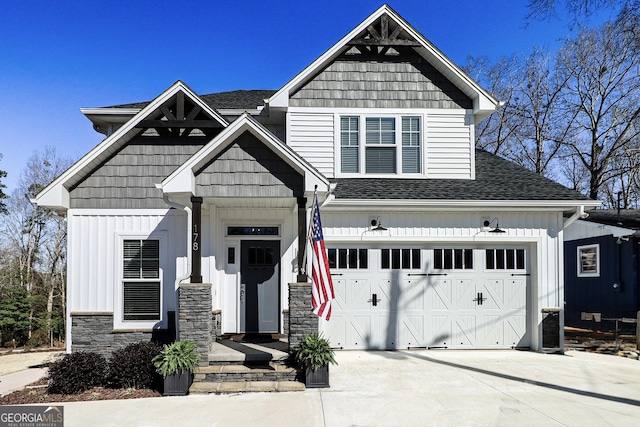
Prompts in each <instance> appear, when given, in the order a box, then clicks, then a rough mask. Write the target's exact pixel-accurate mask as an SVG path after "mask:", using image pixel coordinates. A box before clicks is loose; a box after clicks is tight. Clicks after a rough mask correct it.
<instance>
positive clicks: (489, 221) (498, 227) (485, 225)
mask: <svg viewBox="0 0 640 427" xmlns="http://www.w3.org/2000/svg"><path fill="white" fill-rule="evenodd" d="M494 222H495V223H496V227H495V228H494V229H492V230H489V233H506V231H504V230H503V229H501V228H500V222H499V221H498V218H493V219H492V220H486V219H485V220H484V222H483V223H482V225H483V226H484V227H487V228H491V224H493V223H494Z"/></svg>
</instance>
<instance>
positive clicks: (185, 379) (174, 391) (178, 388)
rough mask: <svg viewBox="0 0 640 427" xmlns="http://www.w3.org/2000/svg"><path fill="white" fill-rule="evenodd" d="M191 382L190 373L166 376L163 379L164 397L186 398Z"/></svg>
mask: <svg viewBox="0 0 640 427" xmlns="http://www.w3.org/2000/svg"><path fill="white" fill-rule="evenodd" d="M192 382H193V374H192V373H191V372H182V373H179V374H171V375H167V377H166V378H165V379H164V393H163V395H164V396H186V395H187V394H189V387H191V383H192Z"/></svg>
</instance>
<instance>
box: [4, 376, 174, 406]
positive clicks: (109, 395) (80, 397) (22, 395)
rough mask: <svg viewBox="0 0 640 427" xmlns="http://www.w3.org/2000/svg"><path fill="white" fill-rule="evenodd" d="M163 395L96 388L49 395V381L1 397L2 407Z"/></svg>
mask: <svg viewBox="0 0 640 427" xmlns="http://www.w3.org/2000/svg"><path fill="white" fill-rule="evenodd" d="M161 396H162V393H160V392H158V391H156V390H149V389H133V388H129V389H123V388H105V387H95V388H92V389H90V390H86V391H85V392H83V393H79V394H49V393H48V392H47V379H46V378H42V379H41V380H39V381H37V382H35V383H33V384H30V385H28V386H27V387H25V388H23V389H22V390H17V391H14V392H13V393H9V394H7V395H5V396H2V397H0V405H29V404H41V403H49V402H56V403H64V402H84V401H92V400H119V399H141V398H145V397H161Z"/></svg>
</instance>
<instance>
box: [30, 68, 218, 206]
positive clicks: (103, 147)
mask: <svg viewBox="0 0 640 427" xmlns="http://www.w3.org/2000/svg"><path fill="white" fill-rule="evenodd" d="M178 92H183V93H184V94H185V95H186V96H187V97H188V98H189V100H190V101H192V102H193V103H195V104H196V105H198V106H199V107H200V108H202V110H203V111H204V112H205V113H207V114H209V115H210V116H212V117H213V118H215V119H216V120H217V121H218V122H219V123H220V124H221V125H222V126H223V127H226V126H228V122H227V121H226V120H225V119H224V118H223V117H222V116H221V115H220V114H218V113H217V112H216V111H215V110H213V109H211V107H209V106H208V105H207V104H206V103H205V102H203V101H202V99H200V97H198V95H196V93H195V92H193V91H192V90H191V89H190V88H189V87H188V86H187V85H186V84H184V83H183V82H181V81H180V80H178V81H177V82H176V83H174V84H173V85H172V86H171V87H169V88H168V89H167V90H165V91H164V92H162V93H161V94H160V95H158V96H157V97H156V98H155V99H154V100H153V101H151V102H150V103H149V104H148V105H147V106H146V107H144V108H143V109H142V110H140V111H139V112H138V113H137V114H136V115H135V116H134V117H133V118H131V119H130V120H129V121H128V122H127V123H126V124H124V125H123V126H121V127H120V128H118V129H117V130H116V131H115V132H113V133H112V134H111V135H110V136H108V137H107V138H105V139H104V140H103V141H102V142H101V143H100V144H98V145H97V146H95V147H94V148H93V149H92V150H91V151H89V153H87V154H86V155H84V156H83V157H82V158H81V159H80V160H78V161H77V162H75V163H74V164H73V165H71V167H69V169H67V170H66V171H65V172H64V173H63V174H62V175H60V176H59V177H58V178H57V179H55V180H54V181H53V182H52V183H51V184H49V185H48V186H47V187H46V188H45V189H44V190H42V191H41V192H40V193H38V195H36V197H35V198H34V199H33V201H34V203H36V204H37V205H38V206H44V207H48V208H53V209H58V210H67V209H69V207H70V204H69V190H68V188H69V187H70V186H71V185H73V184H74V183H75V182H77V181H78V180H79V179H80V175H81V174H83V173H84V171H85V170H87V169H89V170H90V169H92V168H93V167H95V166H96V165H97V164H99V163H100V162H103V161H105V160H106V159H108V158H109V156H111V155H112V154H113V153H115V152H116V151H117V149H118V148H119V147H121V146H123V145H124V144H126V143H127V142H128V141H130V140H131V139H132V138H133V137H135V136H136V135H138V134H139V133H140V129H138V128H136V126H137V124H138V123H140V122H141V121H142V120H144V119H146V118H147V117H148V116H149V115H150V114H152V113H153V112H154V111H156V110H157V109H158V108H159V107H160V106H161V105H162V104H164V103H165V102H166V101H168V100H169V99H171V97H173V96H174V95H175V94H177V93H178ZM82 176H83V175H82Z"/></svg>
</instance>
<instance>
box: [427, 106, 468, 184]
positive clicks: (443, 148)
mask: <svg viewBox="0 0 640 427" xmlns="http://www.w3.org/2000/svg"><path fill="white" fill-rule="evenodd" d="M465 117H466V115H465V114H464V112H463V113H449V112H432V113H429V114H427V116H426V125H425V142H426V146H425V152H426V159H427V160H426V162H427V163H426V168H425V170H426V172H427V176H428V177H429V178H441V179H442V178H456V179H470V178H472V177H473V175H474V174H473V170H472V168H473V163H472V154H473V145H474V144H473V141H471V139H472V135H473V134H472V126H471V125H469V124H466V122H465Z"/></svg>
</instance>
